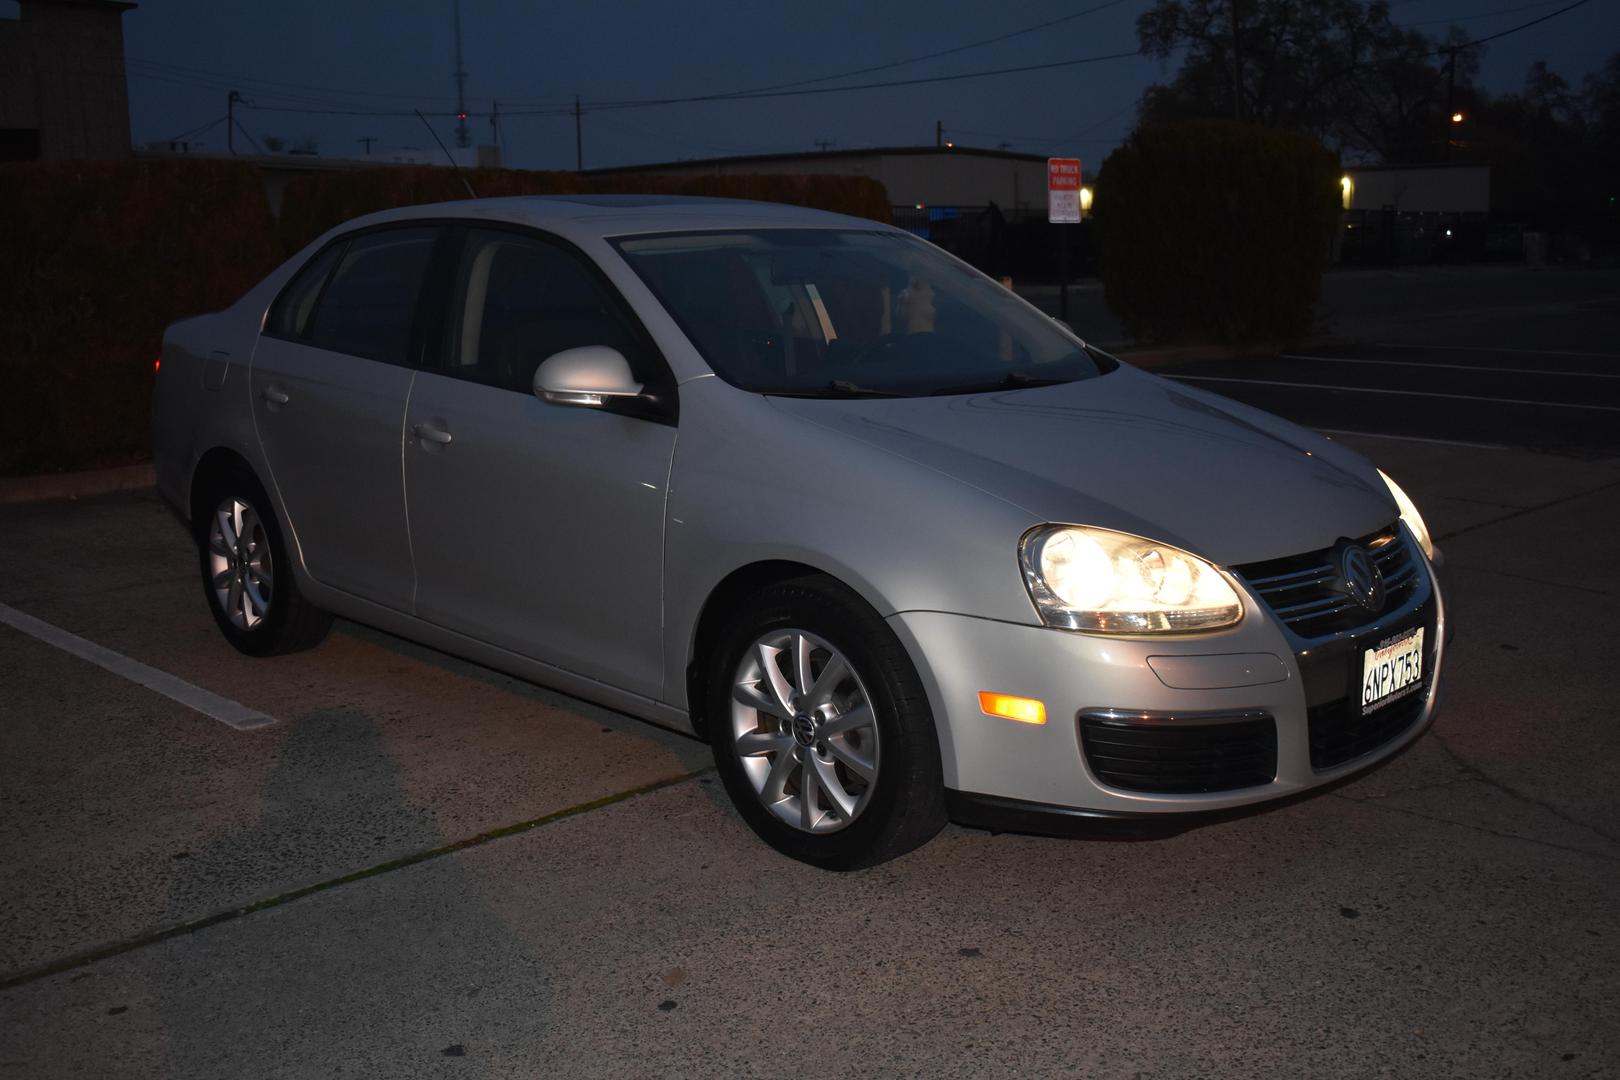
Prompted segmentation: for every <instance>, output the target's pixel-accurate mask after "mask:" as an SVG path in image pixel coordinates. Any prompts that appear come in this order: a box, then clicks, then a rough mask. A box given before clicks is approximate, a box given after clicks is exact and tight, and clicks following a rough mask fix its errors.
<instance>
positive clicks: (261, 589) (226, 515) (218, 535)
mask: <svg viewBox="0 0 1620 1080" xmlns="http://www.w3.org/2000/svg"><path fill="white" fill-rule="evenodd" d="M208 580H209V583H210V585H211V586H212V588H213V592H214V601H215V603H217V604H219V610H220V611H222V612H223V613H224V614H225V617H226V618H227V619H229V620H230V621H231V625H232V626H234V627H236V628H237V629H238V630H252V629H254V628H256V627H257V626H259V624H261V623H262V622H264V620H265V619H266V618H267V617H268V616H269V614H270V604H271V601H272V599H273V598H274V592H273V585H274V581H275V567H274V566H273V565H272V563H271V560H270V538H269V536H268V535H267V534H266V533H265V529H264V522H263V521H262V520H261V519H260V517H259V512H258V511H257V510H255V509H254V508H253V507H252V505H250V504H249V503H246V502H243V501H242V500H241V499H237V498H227V499H225V500H224V501H223V502H221V503H220V504H219V506H218V507H216V508H215V509H214V517H213V520H212V521H211V522H210V523H209V526H208Z"/></svg>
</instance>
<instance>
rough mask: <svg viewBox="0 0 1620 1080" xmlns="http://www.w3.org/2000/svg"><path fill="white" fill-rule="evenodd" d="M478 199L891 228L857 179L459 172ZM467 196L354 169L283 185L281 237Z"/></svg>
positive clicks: (416, 173)
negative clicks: (826, 218)
mask: <svg viewBox="0 0 1620 1080" xmlns="http://www.w3.org/2000/svg"><path fill="white" fill-rule="evenodd" d="M463 175H465V177H466V178H467V181H468V182H469V183H470V184H472V187H473V190H474V191H476V192H477V193H478V195H479V197H480V198H485V199H489V198H499V197H503V196H508V195H579V194H595V195H603V194H632V193H633V194H640V195H707V196H714V197H719V198H727V199H757V200H760V201H763V202H779V203H792V204H793V205H795V206H808V207H812V208H814V209H817V210H831V211H833V212H835V213H840V214H850V215H852V216H855V217H865V218H871V219H873V220H875V221H882V222H885V223H886V222H888V220H889V195H888V192H887V191H886V190H885V189H884V187H883V185H882V184H880V183H878V182H877V181H876V180H872V179H870V178H868V177H860V176H663V175H657V174H643V173H637V174H633V175H629V176H592V175H583V176H582V175H580V174H579V173H571V172H538V171H535V172H529V171H523V170H517V169H472V170H467V171H465V172H464V174H463ZM466 197H467V189H466V187H464V186H463V184H462V182H461V178H460V177H458V176H457V175H456V174H455V173H454V172H452V171H451V170H449V169H443V168H428V167H423V166H404V167H397V168H372V169H355V170H351V171H348V172H340V173H317V174H313V175H310V176H301V177H298V178H296V179H294V180H293V181H292V182H291V183H289V184H288V185H287V191H286V194H285V195H284V196H283V199H282V204H281V237H282V242H283V244H284V246H285V247H286V249H287V250H288V251H289V252H292V251H297V250H298V249H299V248H301V247H303V246H304V245H305V244H307V243H309V241H311V240H313V239H314V238H315V237H317V236H319V235H320V234H321V233H323V232H325V231H326V230H327V229H330V228H331V227H332V226H334V225H338V224H341V223H342V222H345V221H348V220H349V219H350V218H355V217H359V216H360V215H361V214H369V213H371V212H373V211H376V210H387V209H390V208H392V207H395V206H412V205H415V204H418V203H429V202H448V201H452V200H456V199H465V198H466Z"/></svg>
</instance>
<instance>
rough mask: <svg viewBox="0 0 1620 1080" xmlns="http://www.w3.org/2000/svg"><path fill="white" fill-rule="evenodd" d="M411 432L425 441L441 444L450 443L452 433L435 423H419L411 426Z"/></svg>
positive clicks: (446, 444)
mask: <svg viewBox="0 0 1620 1080" xmlns="http://www.w3.org/2000/svg"><path fill="white" fill-rule="evenodd" d="M411 434H412V435H415V436H416V437H417V438H418V439H421V440H422V441H423V442H431V443H438V444H439V445H440V446H448V445H450V433H449V432H448V431H446V430H444V428H442V427H438V426H436V425H434V424H426V423H424V424H417V425H416V426H415V427H413V428H411Z"/></svg>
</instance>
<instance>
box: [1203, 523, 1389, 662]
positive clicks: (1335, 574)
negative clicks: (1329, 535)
mask: <svg viewBox="0 0 1620 1080" xmlns="http://www.w3.org/2000/svg"><path fill="white" fill-rule="evenodd" d="M1356 543H1358V544H1360V545H1361V546H1362V547H1364V548H1366V549H1367V552H1368V554H1370V555H1371V556H1372V558H1373V562H1374V563H1375V564H1376V565H1377V567H1378V571H1379V573H1380V574H1382V575H1383V578H1384V606H1383V607H1382V608H1381V609H1380V610H1378V611H1368V610H1367V609H1366V608H1364V607H1362V606H1361V605H1360V604H1358V603H1357V602H1356V601H1354V600H1352V599H1350V597H1349V596H1348V595H1346V594H1345V592H1344V591H1343V589H1342V587H1341V578H1340V573H1339V567H1338V565H1337V562H1336V560H1335V559H1334V557H1333V549H1332V548H1327V549H1324V550H1322V551H1313V552H1311V553H1310V554H1308V555H1292V556H1289V557H1288V558H1284V559H1271V560H1268V561H1266V562H1258V563H1249V564H1248V565H1246V566H1239V567H1235V568H1234V569H1235V570H1236V572H1237V574H1238V576H1239V577H1241V578H1243V580H1244V581H1245V582H1247V583H1248V585H1249V588H1251V589H1253V590H1254V592H1255V595H1257V596H1259V597H1260V599H1261V600H1263V601H1265V603H1266V604H1267V606H1269V607H1270V608H1271V610H1272V611H1273V612H1275V613H1276V615H1277V617H1278V618H1280V619H1281V620H1282V621H1283V622H1284V623H1285V624H1287V626H1288V628H1289V629H1290V630H1292V631H1294V633H1296V634H1298V635H1299V636H1300V637H1304V638H1316V637H1322V636H1324V635H1327V634H1336V633H1339V632H1340V631H1343V630H1354V629H1355V628H1357V627H1359V626H1364V625H1366V624H1367V623H1369V622H1371V621H1372V620H1373V619H1376V618H1377V617H1378V616H1380V615H1382V614H1384V613H1385V612H1387V611H1391V610H1393V609H1395V608H1396V607H1399V606H1400V605H1401V604H1403V603H1405V602H1406V600H1407V598H1408V597H1409V596H1411V594H1412V591H1413V590H1414V589H1415V588H1417V584H1418V565H1417V561H1416V560H1415V559H1414V558H1413V557H1412V551H1411V548H1410V546H1409V545H1408V544H1407V541H1406V536H1405V534H1404V533H1402V532H1401V529H1400V526H1398V525H1391V526H1389V527H1388V528H1385V529H1380V530H1378V531H1377V532H1375V533H1373V534H1371V535H1370V536H1363V537H1361V538H1360V539H1358V540H1357V541H1356Z"/></svg>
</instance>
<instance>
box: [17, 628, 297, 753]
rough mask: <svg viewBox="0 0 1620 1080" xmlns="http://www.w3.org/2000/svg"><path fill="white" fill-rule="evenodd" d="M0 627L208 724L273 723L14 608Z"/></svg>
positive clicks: (245, 725)
mask: <svg viewBox="0 0 1620 1080" xmlns="http://www.w3.org/2000/svg"><path fill="white" fill-rule="evenodd" d="M0 623H4V624H5V625H7V626H10V627H11V628H12V629H14V630H21V631H22V632H23V633H25V634H27V635H28V636H30V637H33V638H37V639H39V640H40V641H43V642H45V644H47V645H54V646H56V647H57V648H58V649H61V650H62V651H63V652H66V653H72V654H73V655H74V656H77V657H78V658H79V659H81V660H88V661H89V662H90V663H92V664H94V665H96V666H97V667H99V668H102V669H103V670H106V671H110V672H112V673H113V674H114V675H118V676H121V677H123V678H125V679H128V680H129V681H130V682H132V683H138V684H139V685H141V686H144V687H146V688H147V689H148V690H152V691H154V692H156V693H159V694H162V695H163V696H164V697H166V698H168V699H169V700H170V701H177V702H179V703H180V704H181V705H184V706H185V707H186V708H188V709H192V710H194V711H196V712H200V713H202V714H203V715H204V716H206V717H208V718H209V719H210V720H218V721H219V722H220V723H222V724H227V725H229V726H231V727H233V728H235V729H236V730H238V731H251V730H252V729H254V728H261V727H264V726H266V725H267V724H273V723H275V722H276V720H275V717H273V716H266V715H265V714H264V713H262V712H259V711H257V710H256V709H250V708H248V707H247V706H246V705H241V704H238V703H237V702H234V701H232V700H230V699H229V698H223V697H220V696H219V695H218V694H216V693H214V692H213V691H211V690H204V689H203V688H202V687H200V686H193V685H192V684H191V683H188V682H186V681H185V680H184V679H181V678H178V677H176V676H174V675H170V674H169V673H168V672H166V671H159V670H158V669H157V668H155V667H149V666H148V665H146V664H143V663H141V662H140V661H139V660H131V659H130V658H129V657H127V656H125V655H123V654H122V653H115V652H113V651H112V650H111V649H106V648H103V647H102V646H100V645H97V644H96V643H95V642H93V641H86V640H85V639H84V638H82V637H80V636H79V635H77V634H70V633H68V632H67V631H66V630H63V629H62V628H60V627H57V626H52V625H51V624H50V623H48V622H45V621H43V620H41V619H36V618H34V617H33V616H32V615H29V614H28V613H27V612H23V611H18V610H17V609H16V608H14V607H7V606H6V605H5V604H0Z"/></svg>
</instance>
